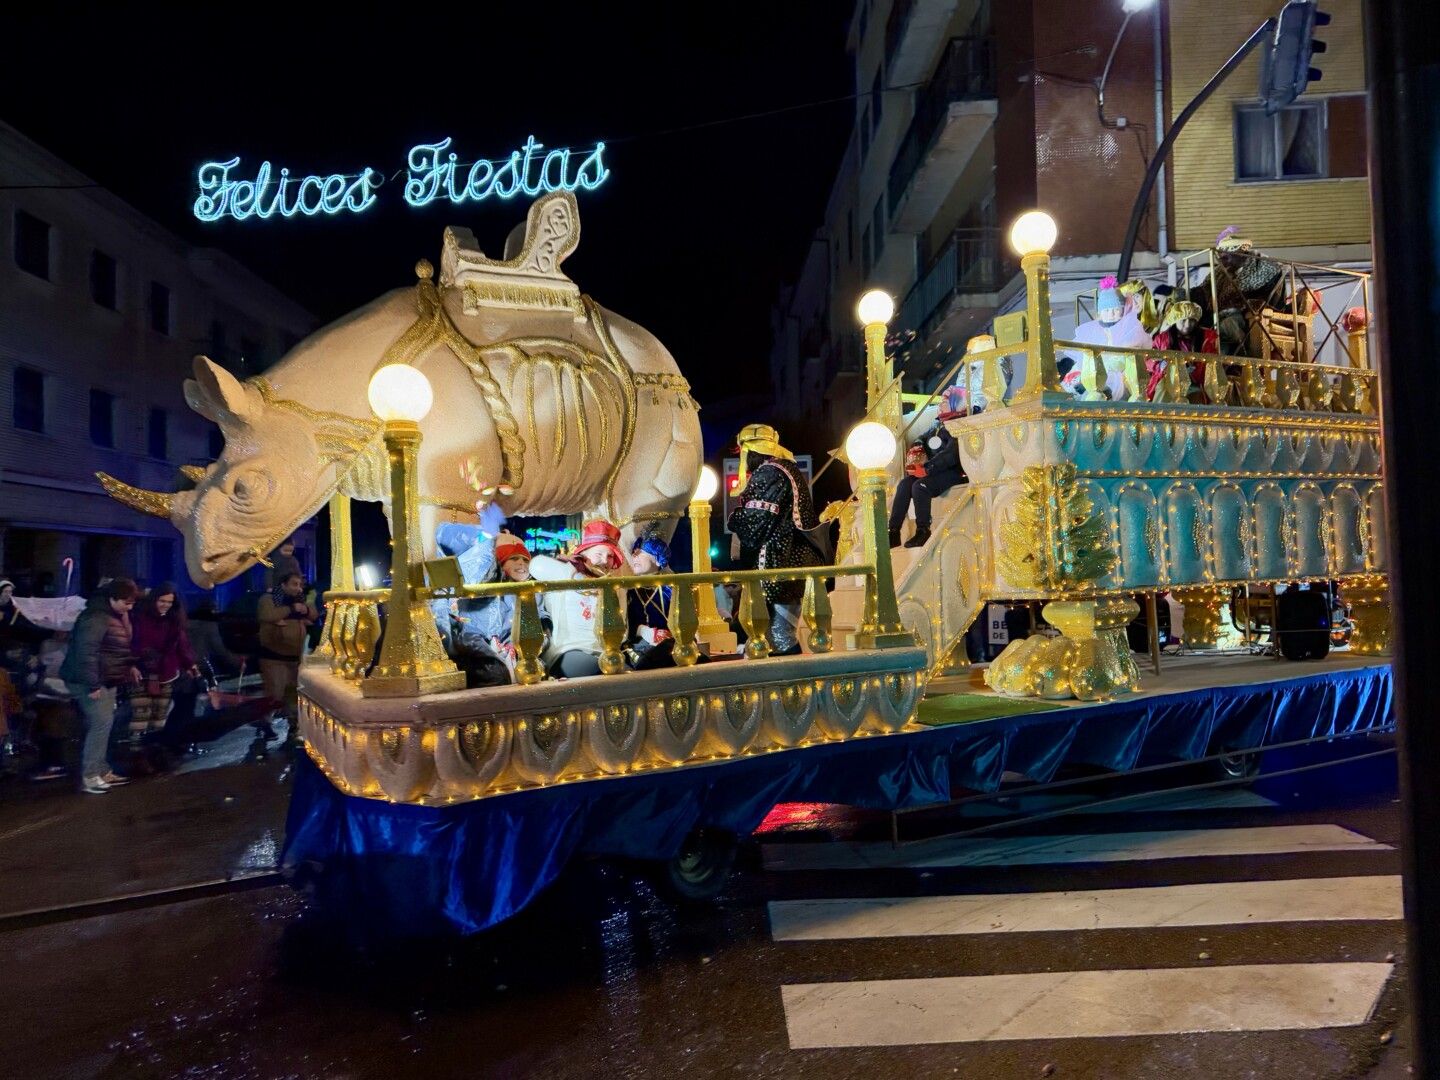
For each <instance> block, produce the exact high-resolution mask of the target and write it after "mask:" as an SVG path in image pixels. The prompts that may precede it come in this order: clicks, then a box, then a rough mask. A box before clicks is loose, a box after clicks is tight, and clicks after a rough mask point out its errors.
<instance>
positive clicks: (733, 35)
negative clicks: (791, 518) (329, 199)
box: [0, 0, 853, 404]
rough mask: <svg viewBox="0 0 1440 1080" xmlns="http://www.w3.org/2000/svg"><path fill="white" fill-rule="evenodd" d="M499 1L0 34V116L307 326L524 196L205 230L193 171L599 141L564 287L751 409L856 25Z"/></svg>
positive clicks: (348, 164)
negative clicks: (424, 148) (213, 256)
mask: <svg viewBox="0 0 1440 1080" xmlns="http://www.w3.org/2000/svg"><path fill="white" fill-rule="evenodd" d="M500 7H501V5H498V4H474V5H463V6H462V5H456V6H455V7H453V8H451V7H439V6H431V5H426V6H423V7H421V6H411V5H401V4H392V5H386V7H385V8H384V9H381V10H383V14H382V15H373V14H369V13H368V12H366V11H365V9H363V8H361V7H357V6H348V5H329V6H327V7H326V9H325V10H326V11H327V12H329V13H331V14H330V15H329V17H328V18H324V19H322V18H314V19H309V18H308V17H307V18H302V17H297V16H296V15H295V14H294V12H295V11H296V9H297V8H298V5H261V6H248V7H247V6H243V5H242V6H239V7H237V6H235V5H228V6H220V7H211V6H207V7H203V8H201V7H198V6H196V7H194V8H190V9H189V10H187V11H185V12H184V13H183V14H182V13H181V10H180V9H179V8H175V9H169V10H167V11H164V12H147V13H145V14H140V13H138V11H137V10H136V9H133V8H132V9H129V10H126V9H125V8H124V6H120V5H117V6H109V7H106V8H103V9H98V10H94V11H90V12H88V13H80V14H77V13H76V11H77V9H69V11H68V12H67V14H66V15H65V16H64V17H63V18H61V17H51V18H45V17H41V16H36V15H32V14H7V16H6V20H7V23H8V26H7V32H6V37H7V38H8V39H9V41H10V42H11V43H12V48H10V49H7V50H6V53H7V55H6V60H5V64H4V65H3V66H0V101H3V102H4V105H3V110H4V111H3V116H4V119H5V120H7V121H8V122H9V123H11V124H13V125H14V126H15V127H17V128H19V129H20V130H21V131H22V132H23V133H25V134H26V135H28V136H30V137H31V138H32V139H35V140H36V141H37V142H39V143H41V144H42V145H44V146H46V147H47V148H49V149H50V150H51V151H53V152H55V153H57V154H58V155H60V156H61V157H62V158H64V159H65V160H67V161H69V162H70V163H71V164H73V165H75V166H76V167H78V168H80V169H81V170H83V171H84V172H86V173H88V174H89V175H90V176H91V177H92V178H94V179H95V180H97V181H98V182H100V183H102V184H104V185H105V186H106V187H109V188H110V189H111V190H113V191H114V192H116V193H117V194H118V195H120V196H121V197H122V198H124V199H126V200H127V201H129V202H130V203H132V204H133V205H134V206H136V207H137V208H139V209H140V210H142V211H144V212H145V213H147V214H149V215H150V216H152V217H154V218H155V219H156V220H157V221H160V222H161V223H163V224H165V225H166V226H168V227H170V228H171V229H173V230H175V231H176V232H178V233H179V234H180V235H181V236H183V237H185V238H186V239H188V240H191V241H193V242H197V243H203V244H210V245H214V246H216V247H219V248H222V249H224V250H225V251H227V252H229V253H231V254H232V255H234V256H236V257H237V258H239V259H240V260H241V261H242V262H244V263H245V264H246V265H248V266H250V267H251V268H252V269H254V270H255V271H257V272H258V273H260V274H261V275H262V276H263V277H265V278H266V279H268V280H269V281H271V282H273V283H274V284H275V285H277V286H279V287H280V288H281V289H283V290H284V291H286V292H287V293H288V294H289V295H291V296H292V297H293V298H294V299H296V300H297V301H299V302H301V303H303V304H304V305H306V306H307V307H308V308H310V309H311V310H312V311H313V312H314V313H315V314H316V315H317V316H318V317H319V318H320V319H321V320H322V321H328V320H330V319H332V318H335V317H337V316H339V315H341V314H343V313H344V312H345V311H347V310H349V309H351V308H353V307H356V306H358V305H360V304H362V303H365V302H366V301H368V300H370V299H372V298H373V297H375V296H376V295H378V294H379V293H381V292H383V291H385V290H387V289H390V288H394V287H396V286H400V285H406V284H409V283H411V282H413V280H414V278H413V272H412V266H413V264H414V262H415V260H416V259H417V258H420V257H422V256H424V257H427V258H429V259H431V260H432V261H433V262H438V257H439V251H440V239H441V232H442V230H443V228H444V227H445V226H446V225H450V224H456V225H465V226H468V227H469V228H471V229H473V230H474V232H475V234H476V236H477V237H478V238H479V240H480V243H481V246H482V247H483V248H484V249H485V250H486V252H487V253H488V254H490V255H492V256H498V255H499V254H500V253H501V250H502V248H503V245H504V239H505V236H506V234H507V233H509V231H510V229H511V228H512V227H513V226H514V225H516V224H517V223H518V222H520V221H522V220H523V217H524V212H525V209H526V206H527V205H528V204H527V202H526V200H525V199H524V197H523V196H521V197H519V198H516V199H513V200H508V201H499V200H495V199H490V200H486V201H485V202H482V203H479V204H476V203H466V204H464V205H463V206H459V207H457V206H454V205H451V204H450V203H448V202H443V203H436V204H434V205H431V206H429V207H427V208H424V209H422V210H415V209H412V208H411V207H409V206H408V205H407V204H406V203H405V202H404V200H403V198H402V197H401V196H402V192H403V183H404V179H403V176H402V177H401V178H399V179H396V180H393V181H390V182H388V183H387V185H386V186H385V187H384V188H382V189H381V192H380V199H379V202H378V203H377V205H376V206H375V207H373V208H371V209H370V210H368V211H366V212H365V213H364V214H363V215H360V216H355V215H351V214H342V215H338V216H336V217H333V218H316V219H311V220H307V219H302V218H295V219H289V220H282V219H278V218H277V219H271V220H268V221H260V220H250V221H245V222H234V221H230V220H228V219H227V220H225V221H223V222H218V223H212V224H205V223H201V222H199V221H196V220H195V219H194V217H193V216H192V214H191V206H192V203H193V201H194V198H195V194H196V182H195V170H196V167H197V166H198V165H199V164H200V163H201V162H202V161H206V160H224V159H227V158H230V157H234V156H237V155H238V156H240V157H241V158H242V164H241V170H239V171H238V174H239V175H242V176H248V177H252V178H253V176H254V172H253V170H254V169H255V168H256V167H258V165H259V163H260V161H261V160H263V159H266V158H268V159H269V160H270V161H272V162H273V163H274V165H275V167H276V168H277V169H278V168H279V166H281V165H286V166H288V167H289V168H290V170H291V172H292V175H293V174H298V175H305V174H309V173H316V174H321V173H329V172H358V171H359V169H360V168H361V167H363V166H365V165H370V166H373V167H375V168H377V169H381V170H384V171H385V172H386V173H387V174H389V173H393V172H394V171H395V170H396V169H399V168H401V167H403V166H404V164H405V155H406V152H407V150H408V149H409V148H410V147H411V146H413V145H415V144H417V143H421V142H434V141H438V140H439V139H441V138H443V137H445V136H446V135H449V136H451V137H453V139H454V144H453V146H452V149H455V150H456V151H457V152H458V153H459V154H460V159H461V161H467V160H473V159H474V158H480V157H487V158H498V157H504V156H505V155H507V154H508V153H509V151H510V150H512V149H515V148H517V147H519V146H521V145H522V144H523V142H524V140H525V137H526V136H527V135H529V134H533V135H535V137H536V138H537V139H539V140H540V141H542V142H544V143H545V144H546V145H547V146H552V147H553V146H572V147H576V148H581V147H589V146H591V145H592V144H593V143H594V142H596V141H597V140H601V139H603V140H605V141H606V143H607V144H608V149H607V150H606V153H605V160H606V164H607V165H608V167H609V168H610V170H611V176H610V178H609V179H608V180H607V181H606V183H605V184H604V185H603V186H602V187H600V188H599V189H598V190H596V191H593V192H583V191H582V192H580V193H579V199H580V216H581V238H580V246H579V248H578V250H577V251H576V252H575V254H574V255H572V256H571V257H570V259H569V260H567V262H566V263H565V270H566V271H567V273H568V274H569V275H570V276H571V278H572V279H573V280H575V281H576V282H577V283H578V284H579V285H580V287H581V289H582V290H584V291H586V292H588V293H590V294H591V295H593V296H594V297H595V298H596V299H597V300H599V301H600V302H601V303H603V304H605V305H606V306H607V307H609V308H611V309H612V310H615V311H617V312H620V313H622V314H624V315H625V316H627V317H629V318H632V319H635V320H636V321H638V322H640V323H641V324H642V325H644V326H646V327H648V328H649V329H650V330H652V331H654V332H655V333H656V334H657V335H658V336H659V337H660V339H661V340H662V341H663V342H664V343H665V344H666V345H667V346H668V347H669V348H670V350H671V351H672V352H673V353H674V355H675V357H676V359H677V361H678V362H679V364H680V367H681V369H682V370H683V371H684V372H685V374H686V376H687V377H688V378H689V380H690V381H691V383H692V385H693V387H694V391H695V394H696V396H697V398H699V400H700V401H701V402H702V404H703V403H704V402H706V401H707V400H709V401H715V400H717V399H719V398H722V397H725V396H729V395H733V394H736V393H742V392H746V391H749V392H751V393H753V392H755V391H757V390H758V391H761V392H765V391H767V390H768V383H769V375H768V362H767V357H768V352H769V346H770V332H769V309H770V305H771V304H772V302H773V301H774V299H775V296H776V292H777V290H778V288H779V286H780V284H781V283H782V282H783V281H784V280H786V279H789V278H793V276H794V275H795V273H796V272H797V271H798V269H799V266H800V262H801V260H802V258H803V256H804V251H805V247H806V244H807V242H808V239H809V237H810V235H811V234H812V232H813V230H814V229H815V228H816V227H817V226H818V225H819V224H820V221H821V217H822V214H823V212H824V206H825V200H826V197H827V195H828V193H829V186H830V182H831V180H832V179H833V177H834V174H835V171H836V168H837V165H838V162H839V159H840V155H841V153H842V151H843V149H844V144H845V139H846V137H847V133H848V130H849V126H850V120H851V115H852V112H853V104H852V103H851V102H850V101H848V100H841V101H836V102H832V103H830V104H823V105H812V104H811V103H816V102H823V101H826V100H828V99H835V98H843V97H846V96H848V95H849V94H850V93H851V92H852V87H851V73H850V66H849V64H848V62H847V59H846V56H845V52H844V33H845V25H846V22H847V20H848V17H849V14H850V10H851V5H850V4H849V3H847V2H845V0H785V2H783V3H782V2H776V0H770V2H751V3H735V4H725V5H720V4H687V3H669V2H666V3H659V2H655V3H632V4H620V3H610V4H596V3H589V4H579V3H575V4H562V3H554V2H547V3H544V4H540V3H530V4H523V5H522V4H506V5H504V8H505V9H506V10H505V11H501V10H499V9H500ZM487 9H492V10H487ZM32 10H33V9H32ZM526 11H533V12H537V14H534V15H526V14H523V12H526ZM541 12H543V14H539V13H541ZM15 44H19V45H21V46H22V47H20V48H15V47H13V46H14V45H15ZM804 105H809V106H810V107H804V108H798V109H790V108H789V107H791V106H804ZM781 109H786V110H788V111H784V112H778V113H775V114H773V115H769V116H763V117H757V118H751V119H744V120H734V118H737V117H744V116H747V115H748V114H752V113H765V112H772V111H774V110H781ZM732 120H733V121H734V122H726V123H715V124H711V123H710V122H712V121H732ZM698 125H709V126H704V127H697V126H698ZM673 129H691V130H682V131H675V130H673ZM246 170H250V171H246Z"/></svg>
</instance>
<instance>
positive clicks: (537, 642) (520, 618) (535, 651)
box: [510, 589, 545, 686]
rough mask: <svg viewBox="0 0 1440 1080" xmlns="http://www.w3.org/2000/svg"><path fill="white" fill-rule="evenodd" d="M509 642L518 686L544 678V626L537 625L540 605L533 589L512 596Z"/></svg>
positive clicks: (530, 684)
mask: <svg viewBox="0 0 1440 1080" xmlns="http://www.w3.org/2000/svg"><path fill="white" fill-rule="evenodd" d="M510 641H511V643H512V644H514V646H515V681H516V682H518V683H519V684H520V685H521V686H534V685H535V684H536V683H538V682H540V681H541V680H542V679H544V678H545V668H544V666H543V665H542V664H541V663H540V650H541V649H543V648H544V646H545V627H543V626H542V625H541V624H540V604H539V601H538V600H537V599H536V593H535V592H534V590H531V589H527V590H526V591H524V592H522V593H521V594H520V595H519V596H517V597H516V598H515V617H514V621H513V622H512V623H511V627H510Z"/></svg>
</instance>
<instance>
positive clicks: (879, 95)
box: [870, 65, 885, 137]
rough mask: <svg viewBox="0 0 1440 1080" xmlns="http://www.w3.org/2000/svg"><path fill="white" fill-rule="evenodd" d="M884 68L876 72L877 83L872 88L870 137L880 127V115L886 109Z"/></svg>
mask: <svg viewBox="0 0 1440 1080" xmlns="http://www.w3.org/2000/svg"><path fill="white" fill-rule="evenodd" d="M884 77H885V70H884V66H883V65H882V66H881V68H880V69H879V70H877V71H876V72H875V82H874V83H873V84H872V85H871V87H870V135H871V137H874V135H875V129H876V128H878V127H879V126H880V113H881V111H882V110H883V109H884V108H885V84H884V82H883V80H884Z"/></svg>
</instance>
